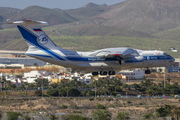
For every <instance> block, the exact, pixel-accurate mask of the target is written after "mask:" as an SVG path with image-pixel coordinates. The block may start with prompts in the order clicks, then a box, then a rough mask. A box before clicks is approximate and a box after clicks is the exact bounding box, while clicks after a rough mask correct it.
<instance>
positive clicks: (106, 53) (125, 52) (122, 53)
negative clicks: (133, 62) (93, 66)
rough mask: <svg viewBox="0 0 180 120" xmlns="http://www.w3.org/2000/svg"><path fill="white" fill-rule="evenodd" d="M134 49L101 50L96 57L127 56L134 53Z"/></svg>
mask: <svg viewBox="0 0 180 120" xmlns="http://www.w3.org/2000/svg"><path fill="white" fill-rule="evenodd" d="M134 51H135V50H133V49H129V48H128V49H125V50H121V51H100V52H98V53H97V54H96V57H118V58H125V57H126V56H128V55H130V54H132V53H134Z"/></svg>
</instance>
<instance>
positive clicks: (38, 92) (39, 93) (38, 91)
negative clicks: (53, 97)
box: [34, 90, 42, 96]
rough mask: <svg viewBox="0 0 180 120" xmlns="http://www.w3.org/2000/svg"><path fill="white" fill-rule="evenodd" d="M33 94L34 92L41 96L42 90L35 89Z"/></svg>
mask: <svg viewBox="0 0 180 120" xmlns="http://www.w3.org/2000/svg"><path fill="white" fill-rule="evenodd" d="M34 94H35V95H36V96H42V90H36V91H35V92H34Z"/></svg>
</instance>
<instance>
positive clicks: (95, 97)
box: [95, 81, 96, 98]
mask: <svg viewBox="0 0 180 120" xmlns="http://www.w3.org/2000/svg"><path fill="white" fill-rule="evenodd" d="M95 98H96V81H95Z"/></svg>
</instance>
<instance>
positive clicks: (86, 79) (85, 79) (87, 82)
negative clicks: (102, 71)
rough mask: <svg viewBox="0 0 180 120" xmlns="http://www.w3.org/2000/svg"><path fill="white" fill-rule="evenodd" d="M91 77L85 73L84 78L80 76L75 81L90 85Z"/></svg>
mask: <svg viewBox="0 0 180 120" xmlns="http://www.w3.org/2000/svg"><path fill="white" fill-rule="evenodd" d="M91 77H92V74H91V73H87V74H85V75H84V76H81V77H80V78H78V79H77V81H81V82H84V83H86V84H91Z"/></svg>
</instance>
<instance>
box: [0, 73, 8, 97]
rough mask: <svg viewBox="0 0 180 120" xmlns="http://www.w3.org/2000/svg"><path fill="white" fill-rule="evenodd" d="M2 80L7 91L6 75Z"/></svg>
mask: <svg viewBox="0 0 180 120" xmlns="http://www.w3.org/2000/svg"><path fill="white" fill-rule="evenodd" d="M1 82H3V84H4V88H5V91H6V78H5V77H4V76H3V77H2V80H1ZM6 95H7V91H6Z"/></svg>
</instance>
